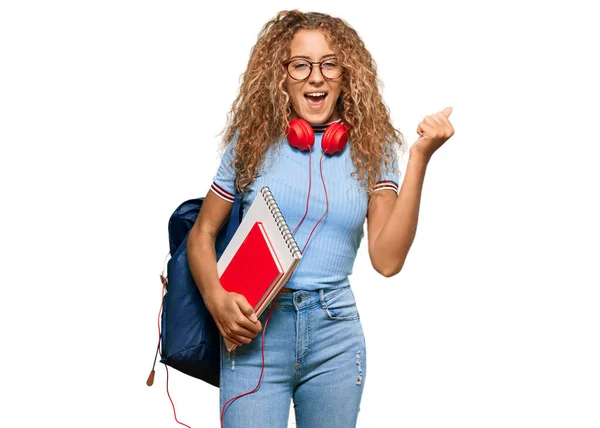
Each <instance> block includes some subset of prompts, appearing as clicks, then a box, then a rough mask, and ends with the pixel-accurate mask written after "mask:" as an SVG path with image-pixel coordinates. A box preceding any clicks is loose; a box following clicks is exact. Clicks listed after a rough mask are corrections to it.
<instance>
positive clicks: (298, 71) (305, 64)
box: [283, 58, 344, 81]
mask: <svg viewBox="0 0 600 428" xmlns="http://www.w3.org/2000/svg"><path fill="white" fill-rule="evenodd" d="M313 64H314V65H316V64H319V69H320V70H321V74H322V75H323V77H324V78H326V79H337V78H338V77H340V76H341V75H342V72H343V71H344V70H343V68H342V66H341V65H340V63H339V62H338V60H337V59H336V58H327V59H324V60H323V61H320V62H313V61H309V60H307V59H300V58H298V59H292V60H290V61H286V62H284V63H283V65H284V66H285V69H286V70H287V72H288V74H289V75H290V77H291V78H292V79H294V80H298V81H302V80H306V79H308V76H310V75H311V73H312V70H313Z"/></svg>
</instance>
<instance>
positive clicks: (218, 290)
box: [187, 191, 261, 346]
mask: <svg viewBox="0 0 600 428" xmlns="http://www.w3.org/2000/svg"><path fill="white" fill-rule="evenodd" d="M231 208H232V204H231V202H228V201H225V200H223V199H221V198H219V197H218V196H216V195H215V194H214V193H213V192H212V191H209V192H208V194H207V195H206V198H205V199H204V202H203V203H202V206H201V208H200V213H199V214H198V218H197V219H196V223H194V226H193V227H192V229H191V230H190V233H189V235H188V241H187V256H188V264H189V266H190V272H191V273H192V277H193V278H194V282H195V283H196V286H197V287H198V290H200V294H202V298H203V299H204V303H205V304H206V308H207V309H208V311H209V312H210V314H211V315H212V317H213V319H214V320H215V323H216V324H217V327H218V328H219V332H220V333H221V335H222V336H223V337H224V338H225V339H227V340H228V341H230V342H231V343H234V344H235V345H237V346H240V345H242V344H244V343H250V341H251V340H252V339H253V338H255V337H256V336H257V335H258V333H259V332H260V329H261V323H260V321H258V319H257V318H256V314H255V312H254V309H253V308H252V306H250V304H249V303H248V301H247V300H246V298H245V297H244V296H242V295H241V294H238V293H229V292H227V291H226V290H225V289H224V288H223V286H222V285H221V282H220V281H219V274H218V272H217V256H216V252H215V241H216V239H217V235H218V233H219V231H220V230H221V227H223V225H224V224H225V222H226V221H227V219H228V217H229V214H230V213H231Z"/></svg>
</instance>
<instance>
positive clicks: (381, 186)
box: [373, 181, 398, 193]
mask: <svg viewBox="0 0 600 428" xmlns="http://www.w3.org/2000/svg"><path fill="white" fill-rule="evenodd" d="M379 190H393V191H394V192H396V193H398V184H397V183H396V182H394V181H380V182H378V183H377V184H376V185H375V187H374V188H373V192H377V191H379Z"/></svg>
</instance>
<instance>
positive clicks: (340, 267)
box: [188, 11, 454, 428]
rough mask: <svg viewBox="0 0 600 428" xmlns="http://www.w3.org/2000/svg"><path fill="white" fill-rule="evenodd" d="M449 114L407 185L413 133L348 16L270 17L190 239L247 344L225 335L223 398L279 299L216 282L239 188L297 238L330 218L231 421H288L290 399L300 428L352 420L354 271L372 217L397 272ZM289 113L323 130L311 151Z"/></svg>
mask: <svg viewBox="0 0 600 428" xmlns="http://www.w3.org/2000/svg"><path fill="white" fill-rule="evenodd" d="M450 113H451V108H447V109H445V110H444V111H442V112H439V113H437V114H434V115H430V116H427V117H426V118H425V119H424V120H423V122H421V123H420V124H419V126H418V128H417V133H418V134H419V135H420V137H419V139H418V140H417V141H416V142H415V143H414V144H413V145H412V146H411V147H410V157H409V161H408V166H407V170H406V176H405V178H404V180H403V183H402V188H401V189H400V191H399V192H398V182H399V179H398V177H399V172H398V162H397V152H398V150H404V149H405V148H406V144H405V142H404V139H403V136H402V134H401V133H400V132H399V131H397V130H396V129H395V128H394V127H393V126H392V124H391V123H390V118H389V114H388V111H387V108H386V107H385V106H384V104H383V103H382V99H381V94H380V93H379V90H378V85H377V74H376V67H375V64H374V62H373V60H372V58H371V55H370V54H369V52H368V51H367V49H366V48H365V46H364V44H363V42H362V41H361V39H360V38H359V36H358V34H357V33H356V31H355V30H354V29H352V28H351V27H350V26H348V24H346V23H345V22H344V21H342V20H341V19H338V18H334V17H331V16H328V15H324V14H320V13H301V12H299V11H284V12H280V13H279V14H278V15H277V16H276V17H275V18H274V19H273V20H271V21H270V22H268V23H267V24H266V25H265V26H264V28H263V29H262V31H261V33H260V35H259V39H258V42H257V43H256V45H255V46H254V48H253V49H252V52H251V56H250V61H249V63H248V68H247V70H246V72H245V74H244V77H243V81H242V84H241V88H240V92H239V95H238V97H237V99H236V100H235V102H234V103H233V107H232V110H231V112H230V121H229V124H228V127H227V130H226V134H225V138H224V141H225V145H226V150H225V154H224V156H223V159H222V161H221V164H220V166H219V169H218V171H217V173H216V175H215V178H214V182H213V185H212V187H211V190H210V191H209V192H208V194H207V196H206V199H205V201H204V203H203V205H202V210H201V211H200V214H199V216H198V220H197V222H196V224H195V225H194V227H193V229H192V231H191V232H190V235H189V238H188V260H189V264H190V269H191V271H192V275H193V277H194V280H195V282H196V284H197V285H198V288H199V290H200V292H201V294H202V296H203V298H204V300H205V302H206V305H207V307H208V309H209V311H210V313H211V314H212V316H213V318H214V320H215V322H216V324H217V326H218V328H219V331H220V332H221V335H222V336H223V337H224V338H226V339H228V340H229V341H230V342H232V343H235V344H236V345H238V347H237V348H236V349H235V351H233V352H231V353H230V352H227V350H226V348H225V346H224V345H223V346H222V355H221V388H220V390H221V406H223V405H224V404H225V402H227V401H228V400H229V399H230V398H232V397H235V396H237V395H239V394H242V393H244V392H246V391H250V390H252V389H254V388H255V386H256V384H257V381H258V379H259V376H260V373H261V368H262V352H261V341H262V332H261V331H262V326H263V325H264V322H265V320H266V318H267V315H268V313H269V311H270V310H271V307H269V308H267V310H265V312H264V313H263V314H262V315H261V317H260V319H257V317H256V314H255V313H254V311H253V309H252V307H251V306H250V305H249V304H248V302H247V301H246V299H245V298H244V297H243V296H241V295H239V294H235V293H229V292H227V291H225V290H224V289H223V288H222V286H221V285H220V283H219V278H218V274H217V264H216V256H215V247H214V244H215V238H216V236H217V234H218V231H219V230H220V228H221V227H222V226H223V225H224V223H225V221H226V219H227V217H228V216H229V214H230V212H231V207H232V204H231V201H232V200H233V196H234V194H235V193H236V192H240V193H242V194H243V205H244V207H245V208H247V207H248V206H249V205H250V204H251V203H252V201H253V200H254V197H255V196H256V194H257V192H258V191H259V190H260V188H261V187H263V186H265V185H266V186H269V188H270V189H271V191H272V192H273V194H274V196H275V198H276V200H277V203H278V205H279V207H280V209H281V211H282V213H283V215H284V217H285V219H286V222H287V223H288V225H290V227H291V228H294V226H296V225H299V226H300V227H298V228H297V230H296V232H295V234H294V236H295V238H296V240H297V242H298V244H299V245H300V247H301V248H302V247H303V246H304V243H306V242H307V239H308V238H309V235H310V233H311V230H312V229H313V227H314V226H315V224H317V223H318V222H319V219H321V218H322V217H323V215H325V217H323V220H322V221H321V223H320V224H319V225H318V227H317V229H315V231H314V234H313V235H312V237H311V239H310V241H309V245H308V246H307V248H306V249H305V251H304V253H303V258H302V261H301V262H300V264H299V266H298V268H297V269H296V271H295V272H294V275H293V276H292V278H291V279H290V281H289V282H288V283H287V284H286V287H285V288H284V289H283V290H282V292H281V293H280V295H279V298H278V300H277V302H276V304H275V305H274V308H273V311H272V315H271V318H270V320H269V324H268V328H267V329H266V334H265V341H264V375H263V378H262V383H261V385H260V388H259V389H258V390H257V391H256V392H254V393H253V394H250V395H247V396H244V397H242V398H240V399H238V400H236V401H234V402H232V403H231V404H230V405H229V406H228V407H227V408H226V411H225V415H224V421H225V426H226V427H231V428H237V427H274V428H279V427H286V426H287V421H288V417H289V409H290V403H291V401H292V400H293V402H294V409H295V416H296V423H297V426H298V427H299V428H318V427H325V426H327V427H333V428H335V427H340V428H348V427H353V426H355V425H356V421H357V416H358V411H359V406H360V400H361V397H362V392H363V388H364V384H365V377H366V371H367V364H366V350H365V339H364V335H363V330H362V326H361V323H360V318H359V313H358V310H357V307H356V302H355V301H354V296H353V293H352V290H351V288H350V283H349V280H348V276H349V275H350V274H351V273H352V267H353V264H354V260H355V257H356V253H357V250H358V247H359V245H360V243H361V240H362V238H363V225H364V222H365V219H366V221H367V237H368V250H369V256H370V259H371V263H372V265H373V267H374V268H375V270H376V271H377V272H379V273H380V274H381V275H384V276H386V277H390V276H393V275H395V274H397V273H398V272H399V271H400V270H401V269H402V266H403V264H404V261H405V259H406V256H407V253H408V251H409V248H410V246H411V244H412V242H413V239H414V236H415V232H416V227H417V219H418V211H419V203H420V198H421V189H422V185H423V180H424V176H425V170H426V167H427V164H428V161H429V159H430V158H431V156H432V155H433V153H434V152H435V151H436V150H437V149H438V148H439V147H440V146H441V145H442V144H443V143H444V142H445V141H446V140H447V139H448V138H450V137H451V136H452V135H453V133H454V130H453V127H452V125H451V124H450V122H449V121H448V116H449V115H450ZM293 119H303V120H304V121H306V122H307V123H308V124H310V125H309V126H310V127H312V128H313V131H314V134H315V142H314V146H313V147H312V152H311V151H303V150H301V149H300V148H298V147H293V146H292V145H291V144H290V141H288V140H289V138H287V136H288V129H289V128H290V122H291V121H292V120H293ZM336 122H338V123H340V124H342V125H343V126H342V127H341V128H343V129H344V130H346V131H347V134H348V140H347V143H346V144H341V147H338V149H339V150H338V151H337V152H335V153H333V154H324V153H323V152H324V151H329V150H328V149H327V147H322V145H321V143H322V141H323V135H324V134H323V132H324V130H325V129H327V128H329V127H330V126H332V125H331V124H332V123H336ZM333 126H338V128H339V125H333ZM313 157H314V158H315V159H314V160H315V161H314V162H312V158H313ZM309 168H310V170H309ZM309 183H312V184H311V191H310V198H309V199H308V203H307V197H308V192H307V191H308V186H309ZM307 204H308V206H307ZM305 214H306V216H305ZM303 219H304V220H303ZM302 220H303V221H302ZM294 229H295V228H294ZM272 306H273V305H272Z"/></svg>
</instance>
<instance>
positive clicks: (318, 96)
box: [304, 92, 327, 109]
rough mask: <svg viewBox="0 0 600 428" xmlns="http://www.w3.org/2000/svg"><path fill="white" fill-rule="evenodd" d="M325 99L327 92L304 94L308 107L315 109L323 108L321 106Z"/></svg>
mask: <svg viewBox="0 0 600 428" xmlns="http://www.w3.org/2000/svg"><path fill="white" fill-rule="evenodd" d="M325 98H327V92H308V93H306V94H304V99H305V100H306V102H307V104H308V105H309V107H312V108H315V109H318V108H321V107H323V104H325Z"/></svg>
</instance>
